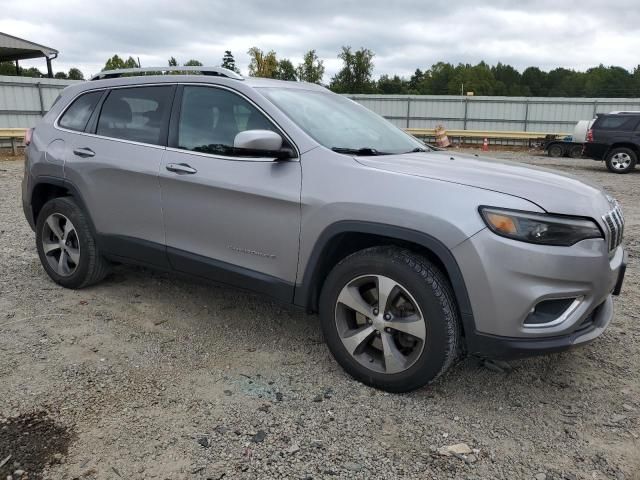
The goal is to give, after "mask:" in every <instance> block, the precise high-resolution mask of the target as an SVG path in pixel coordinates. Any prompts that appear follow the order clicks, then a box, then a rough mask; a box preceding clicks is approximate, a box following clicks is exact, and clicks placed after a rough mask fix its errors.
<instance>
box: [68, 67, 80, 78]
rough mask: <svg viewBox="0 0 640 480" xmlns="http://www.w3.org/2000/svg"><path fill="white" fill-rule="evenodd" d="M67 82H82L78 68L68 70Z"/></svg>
mask: <svg viewBox="0 0 640 480" xmlns="http://www.w3.org/2000/svg"><path fill="white" fill-rule="evenodd" d="M67 76H68V78H69V80H84V74H83V73H82V72H81V71H80V69H78V68H75V67H73V68H70V69H69V74H68V75H67Z"/></svg>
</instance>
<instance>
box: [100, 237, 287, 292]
mask: <svg viewBox="0 0 640 480" xmlns="http://www.w3.org/2000/svg"><path fill="white" fill-rule="evenodd" d="M97 241H98V247H99V248H100V250H101V251H102V252H103V253H104V255H105V256H106V257H107V258H109V259H111V260H114V261H117V262H121V263H127V264H134V265H142V266H146V267H151V268H156V269H160V270H168V271H175V272H178V273H182V274H187V275H189V276H193V277H199V278H203V279H207V280H211V281H213V282H216V283H221V284H226V285H231V286H234V287H238V288H241V289H244V290H251V291H254V292H257V293H262V294H265V295H267V296H270V297H273V298H274V299H276V300H278V301H281V302H283V303H289V304H290V303H292V300H293V291H294V284H293V283H290V282H287V281H285V280H282V279H280V278H277V277H273V276H271V275H266V274H264V273H261V272H256V271H254V270H249V269H247V268H243V267H240V266H238V265H233V264H230V263H226V262H221V261H219V260H215V259H213V258H208V257H204V256H202V255H196V254H193V253H190V252H185V251H184V250H179V249H177V248H173V247H166V246H164V245H160V244H157V243H154V242H149V241H146V240H140V239H137V238H131V237H126V236H120V235H101V234H98V235H97Z"/></svg>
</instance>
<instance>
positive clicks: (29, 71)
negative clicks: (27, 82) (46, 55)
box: [20, 67, 45, 78]
mask: <svg viewBox="0 0 640 480" xmlns="http://www.w3.org/2000/svg"><path fill="white" fill-rule="evenodd" d="M20 75H22V76H24V77H33V78H43V77H44V76H45V75H44V74H43V73H42V72H41V71H40V70H38V69H37V68H36V67H30V68H26V69H25V68H21V69H20Z"/></svg>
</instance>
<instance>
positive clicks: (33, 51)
mask: <svg viewBox="0 0 640 480" xmlns="http://www.w3.org/2000/svg"><path fill="white" fill-rule="evenodd" d="M57 57H58V51H57V50H55V49H53V48H50V47H45V46H44V45H39V44H37V43H33V42H29V41H28V40H23V39H22V38H18V37H14V36H12V35H8V34H6V33H2V32H0V62H15V64H16V75H20V64H19V61H20V60H30V59H32V58H44V59H45V60H46V62H47V76H48V77H49V78H53V68H52V67H51V60H54V59H55V58H57Z"/></svg>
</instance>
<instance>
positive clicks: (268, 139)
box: [233, 130, 282, 152]
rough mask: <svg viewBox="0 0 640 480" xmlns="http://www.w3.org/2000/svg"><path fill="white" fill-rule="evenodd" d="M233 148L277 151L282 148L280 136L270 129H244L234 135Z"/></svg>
mask: <svg viewBox="0 0 640 480" xmlns="http://www.w3.org/2000/svg"><path fill="white" fill-rule="evenodd" d="M233 148H242V149H245V150H264V151H269V152H277V151H278V150H280V149H281V148H282V137H281V136H280V135H278V134H277V133H275V132H272V131H271V130H245V131H244V132H240V133H239V134H237V135H236V138H235V139H234V140H233Z"/></svg>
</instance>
